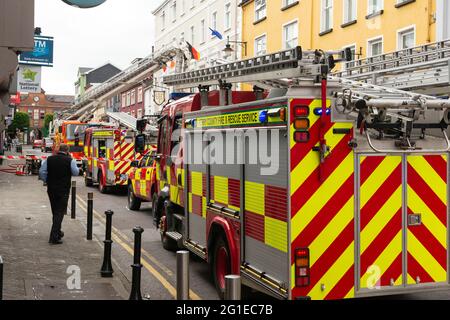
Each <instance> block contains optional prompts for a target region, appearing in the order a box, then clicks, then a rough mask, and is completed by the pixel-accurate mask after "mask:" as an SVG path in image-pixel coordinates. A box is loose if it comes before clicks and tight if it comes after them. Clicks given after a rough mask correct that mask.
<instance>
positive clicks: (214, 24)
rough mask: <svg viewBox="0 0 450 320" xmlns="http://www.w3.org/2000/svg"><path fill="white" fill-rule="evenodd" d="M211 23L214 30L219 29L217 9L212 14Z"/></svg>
mask: <svg viewBox="0 0 450 320" xmlns="http://www.w3.org/2000/svg"><path fill="white" fill-rule="evenodd" d="M211 25H212V29H213V30H217V11H216V12H213V14H212V16H211Z"/></svg>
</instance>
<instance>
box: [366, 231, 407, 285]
mask: <svg viewBox="0 0 450 320" xmlns="http://www.w3.org/2000/svg"><path fill="white" fill-rule="evenodd" d="M401 252H402V231H401V230H400V231H399V232H398V233H397V235H396V236H395V237H394V239H393V240H392V241H391V243H390V244H389V245H388V246H387V247H386V248H385V249H384V250H383V253H382V254H380V255H379V256H378V258H377V259H376V261H375V262H374V263H373V265H372V266H374V267H376V268H379V271H380V274H379V275H380V278H381V276H382V275H383V274H384V273H385V272H386V271H387V270H388V269H389V267H390V266H391V265H392V263H393V262H394V260H395V258H397V257H398V255H399V254H400V253H401ZM367 271H368V270H361V274H362V275H363V276H362V277H361V288H370V286H374V285H375V283H376V282H378V280H380V279H375V280H374V281H373V282H372V279H370V277H372V276H373V274H372V273H367ZM394 280H395V279H394ZM400 283H401V277H400Z"/></svg>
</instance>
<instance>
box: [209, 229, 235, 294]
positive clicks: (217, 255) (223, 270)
mask: <svg viewBox="0 0 450 320" xmlns="http://www.w3.org/2000/svg"><path fill="white" fill-rule="evenodd" d="M211 269H212V274H213V278H214V284H215V286H216V290H217V294H218V295H219V297H220V299H222V300H223V299H224V298H225V276H227V275H229V274H231V258H230V250H229V249H228V244H227V242H226V240H224V238H223V236H221V237H219V238H218V239H217V241H216V242H215V244H214V249H213V259H212V261H211Z"/></svg>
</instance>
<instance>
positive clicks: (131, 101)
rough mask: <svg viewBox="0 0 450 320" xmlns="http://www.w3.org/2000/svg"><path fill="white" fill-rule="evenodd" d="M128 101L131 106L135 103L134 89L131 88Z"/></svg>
mask: <svg viewBox="0 0 450 320" xmlns="http://www.w3.org/2000/svg"><path fill="white" fill-rule="evenodd" d="M130 103H131V105H132V106H134V105H135V104H136V89H133V90H131V97H130Z"/></svg>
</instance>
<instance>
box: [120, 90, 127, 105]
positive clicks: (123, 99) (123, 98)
mask: <svg viewBox="0 0 450 320" xmlns="http://www.w3.org/2000/svg"><path fill="white" fill-rule="evenodd" d="M126 103H127V95H126V94H125V93H123V94H122V102H121V106H122V108H125V107H126Z"/></svg>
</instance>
